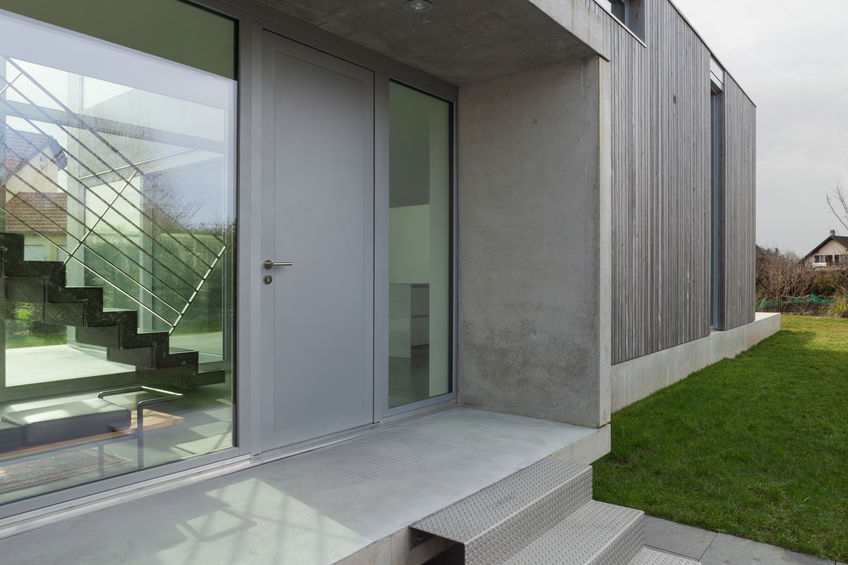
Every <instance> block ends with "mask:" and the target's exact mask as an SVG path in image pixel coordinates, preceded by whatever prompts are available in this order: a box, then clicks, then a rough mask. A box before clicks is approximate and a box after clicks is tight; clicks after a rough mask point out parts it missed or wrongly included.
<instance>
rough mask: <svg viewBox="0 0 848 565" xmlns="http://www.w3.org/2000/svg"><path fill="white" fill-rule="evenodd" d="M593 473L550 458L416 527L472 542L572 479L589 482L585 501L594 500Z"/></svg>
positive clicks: (589, 468)
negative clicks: (592, 488) (592, 489)
mask: <svg viewBox="0 0 848 565" xmlns="http://www.w3.org/2000/svg"><path fill="white" fill-rule="evenodd" d="M591 476H592V468H591V467H588V466H586V465H579V464H577V463H572V462H569V461H565V460H562V459H559V458H556V457H547V458H545V459H542V460H541V461H538V462H537V463H534V464H533V465H530V466H529V467H525V468H524V469H520V470H519V471H516V472H515V473H513V474H512V475H509V476H508V477H506V478H504V479H501V480H500V481H498V482H496V483H494V484H492V485H490V486H488V487H486V488H484V489H482V490H480V491H478V492H476V493H474V494H472V495H470V496H468V497H466V498H464V499H462V500H460V501H458V502H455V503H454V504H451V505H450V506H448V507H446V508H443V509H442V510H439V511H438V512H435V513H433V514H431V515H430V516H428V517H426V518H424V519H422V520H419V521H418V522H416V523H414V524H412V527H413V528H414V529H417V530H420V531H422V532H427V533H430V534H433V535H437V536H440V537H443V538H447V539H450V540H453V541H456V542H459V543H463V544H468V543H469V542H471V541H473V540H474V539H476V538H478V537H479V536H481V535H483V534H485V533H486V532H488V531H490V530H491V529H493V528H495V527H497V526H498V525H500V524H502V523H503V522H504V521H506V520H508V519H509V518H510V517H512V516H514V515H515V514H516V513H518V512H520V511H521V510H522V509H524V508H526V507H528V506H530V505H532V504H533V503H535V502H536V501H538V500H539V499H541V498H543V497H545V496H546V495H548V494H549V493H551V492H552V491H554V490H556V489H558V488H560V487H562V486H563V485H564V484H566V483H569V482H571V481H575V480H581V479H582V480H583V481H586V482H587V483H588V485H587V488H586V493H585V495H586V500H585V501H588V500H590V499H591V498H592V491H591ZM585 501H581V503H582V502H585Z"/></svg>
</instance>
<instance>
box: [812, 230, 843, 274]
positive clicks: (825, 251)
mask: <svg viewBox="0 0 848 565" xmlns="http://www.w3.org/2000/svg"><path fill="white" fill-rule="evenodd" d="M803 261H804V262H805V263H807V264H808V265H812V266H813V267H840V268H841V267H848V236H844V235H836V231H835V230H830V235H829V236H827V239H825V240H824V241H822V242H821V243H819V244H818V245H816V246H815V247H814V248H813V249H812V251H810V252H809V253H807V254H806V255H805V256H804V259H803Z"/></svg>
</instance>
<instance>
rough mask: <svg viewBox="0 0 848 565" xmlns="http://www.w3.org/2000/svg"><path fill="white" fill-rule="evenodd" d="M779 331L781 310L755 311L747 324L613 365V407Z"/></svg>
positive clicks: (633, 400)
mask: <svg viewBox="0 0 848 565" xmlns="http://www.w3.org/2000/svg"><path fill="white" fill-rule="evenodd" d="M778 331H780V314H763V313H758V314H757V315H756V320H754V321H753V322H751V323H750V324H746V325H744V326H739V327H736V328H733V329H731V330H727V331H714V332H712V333H711V334H710V335H708V336H707V337H704V338H702V339H698V340H695V341H690V342H688V343H684V344H682V345H678V346H677V347H672V348H670V349H664V350H662V351H659V352H657V353H653V354H651V355H645V356H644V357H639V358H637V359H633V360H630V361H625V362H624V363H619V364H617V365H614V366H613V367H612V374H611V382H612V411H613V412H616V411H618V410H621V409H622V408H624V407H625V406H627V405H629V404H632V403H634V402H636V401H637V400H641V399H642V398H645V397H646V396H648V395H650V394H652V393H654V392H656V391H658V390H660V389H663V388H665V387H667V386H669V385H671V384H674V383H676V382H677V381H680V380H683V379H685V378H686V377H687V376H689V375H691V374H692V373H694V372H695V371H699V370H701V369H703V368H704V367H706V366H707V365H711V364H713V363H716V362H717V361H721V360H722V359H724V358H727V357H735V356H736V355H738V354H739V353H741V352H743V351H745V350H746V349H748V348H750V347H753V346H754V345H756V344H757V343H759V342H760V341H762V340H764V339H765V338H767V337H769V336H771V335H773V334H775V333H777V332H778Z"/></svg>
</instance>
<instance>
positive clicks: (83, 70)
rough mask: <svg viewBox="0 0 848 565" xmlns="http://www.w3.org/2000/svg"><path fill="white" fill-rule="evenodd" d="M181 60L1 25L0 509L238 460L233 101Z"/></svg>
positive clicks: (12, 19)
mask: <svg viewBox="0 0 848 565" xmlns="http://www.w3.org/2000/svg"><path fill="white" fill-rule="evenodd" d="M121 3H123V1H122V2H121ZM7 4H8V3H7ZM53 4H54V5H55V3H53ZM138 4H144V3H138ZM169 4H170V5H171V6H170V7H173V8H174V9H176V10H177V11H179V17H180V18H183V19H188V20H191V18H192V17H195V16H196V18H197V21H198V22H201V27H203V28H204V29H205V30H206V31H207V32H208V31H209V30H217V31H216V32H215V33H217V35H218V40H219V42H220V44H221V45H220V48H221V49H224V50H226V49H231V47H232V45H234V38H235V24H234V22H232V21H230V20H227V19H224V18H221V17H219V16H215V15H213V14H210V13H209V12H206V11H204V10H200V9H198V8H192V7H191V6H189V5H187V4H184V3H181V2H177V1H176V0H157V1H156V3H155V5H156V6H157V7H158V8H161V9H163V10H164V12H163V13H170V12H169V11H168V8H169ZM0 5H3V4H0ZM37 5H40V4H39V3H38V2H35V3H33V4H32V6H37ZM93 5H94V4H91V6H93ZM91 6H89V7H91ZM187 9H188V11H186V10H187ZM60 12H62V11H61V10H59V11H58V12H55V13H54V15H56V16H57V17H58V16H60V15H61V14H60ZM209 18H216V19H217V21H216V22H214V25H211V26H210V25H207V24H209V21H210V20H209ZM60 19H61V18H60ZM96 21H102V20H92V22H90V23H91V24H92V25H94V23H93V22H96ZM52 23H62V22H61V21H59V22H56V21H53V22H52ZM71 23H72V22H71ZM67 25H70V23H68V24H67ZM99 35H101V36H104V35H108V34H99ZM214 39H215V38H214V37H212V35H210V34H208V33H207V34H205V35H204V39H203V41H199V42H198V43H197V45H196V47H195V48H196V49H199V50H203V49H208V48H209V43H210V42H212V43H215V40H214ZM182 48H183V55H179V56H177V55H175V56H174V58H176V59H177V60H178V61H180V62H169V61H168V60H166V59H162V58H159V57H154V56H151V55H148V54H144V53H141V52H138V51H132V50H130V49H127V48H125V47H118V46H115V45H113V44H111V43H108V42H106V41H102V40H100V39H94V38H91V37H87V36H84V35H80V34H77V33H74V32H70V31H62V30H58V29H57V28H55V27H50V26H45V25H43V24H41V23H39V22H36V21H34V20H28V19H25V18H21V17H20V16H17V15H13V14H9V13H6V12H2V11H0V191H2V192H1V193H2V196H3V197H2V199H0V238H2V242H0V243H2V244H0V247H2V248H3V250H4V251H3V255H2V257H0V261H2V272H3V275H4V276H3V277H2V281H0V282H2V285H3V286H4V288H3V292H2V293H0V296H2V298H0V301H2V312H3V315H4V323H3V324H0V342H2V346H3V347H0V351H2V353H3V357H2V359H0V361H2V363H0V369H2V370H0V473H2V476H3V478H4V482H2V483H0V503H3V502H8V501H11V500H16V499H20V498H24V497H28V496H34V495H38V494H42V493H45V492H49V491H52V490H56V489H59V488H65V487H69V486H74V485H77V484H81V483H85V482H90V481H94V480H98V479H102V478H105V477H109V476H113V475H117V474H122V473H127V472H130V471H134V470H137V469H141V468H146V467H151V466H155V465H160V464H163V463H168V462H173V461H177V460H181V459H190V458H192V457H195V456H198V455H203V454H207V453H210V452H213V451H217V450H221V449H226V448H228V447H232V446H233V437H234V436H233V412H234V403H233V383H234V375H233V342H232V329H233V319H234V311H233V304H234V296H233V272H234V271H233V265H234V255H233V245H232V243H233V239H234V225H235V224H234V218H235V134H234V132H235V120H236V109H235V101H236V82H235V81H234V80H233V79H232V78H227V77H232V76H234V69H232V60H230V63H229V65H230V68H229V69H228V70H225V72H219V73H216V74H213V73H210V72H206V71H204V70H196V69H192V68H191V67H188V66H185V65H184V64H182V63H184V62H186V61H188V60H191V57H190V56H188V55H185V49H190V48H189V47H188V46H187V44H186V45H183V46H182ZM160 54H165V55H166V56H167V53H160ZM184 55H185V56H184ZM222 75H223V76H222ZM139 408H140V409H141V411H140V412H139V410H138V409H139ZM139 414H140V415H141V417H140V420H141V422H140V421H139Z"/></svg>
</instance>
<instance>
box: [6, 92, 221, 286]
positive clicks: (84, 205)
mask: <svg viewBox="0 0 848 565" xmlns="http://www.w3.org/2000/svg"><path fill="white" fill-rule="evenodd" d="M0 102H2V100H0ZM23 119H24V120H25V121H26V122H27V123H28V124H29V125H31V126H32V127H33V128H35V129H36V130H37V131H38V132H39V133H41V134H42V135H48V134H47V133H46V132H45V131H44V130H43V129H41V128H40V127H38V125H36V123H35V122H33V121H32V120H30V119H28V118H23ZM27 143H28V144H29V145H30V146H32V143H30V142H27ZM63 151H65V155H67V156H68V157H70V158H71V159H73V160H74V161H75V162H76V163H78V164H79V165H81V166H82V167H84V168H85V169H86V170H87V171H88V172H89V173H92V176H94V177H95V178H97V179H98V180H100V181H101V182H102V183H103V184H104V185H108V186H109V187H110V188H112V187H111V185H109V183H108V182H107V181H106V180H105V179H103V178H102V177H100V176H99V175H98V174H97V173H94V171H92V170H91V169H90V168H89V167H88V166H87V165H86V164H85V163H83V162H82V160H80V159H79V158H78V157H77V156H76V155H74V154H73V153H71V152H69V151H66V150H64V149H63ZM51 158H52V157H51ZM66 174H67V175H68V176H69V177H71V178H72V179H74V180H75V181H77V182H80V184H82V185H83V186H85V184H83V183H81V181H80V180H79V179H77V178H76V177H74V176H73V175H72V174H70V173H68V172H67V171H66ZM48 179H49V177H48ZM49 180H50V182H51V184H53V185H54V186H57V187H58V188H60V189H61V190H63V191H64V188H62V186H61V185H59V184H58V183H56V182H55V181H53V180H52V179H49ZM112 190H113V191H114V189H112ZM92 194H93V195H94V196H95V197H96V198H97V199H98V200H100V201H101V202H102V203H104V204H108V202H107V200H106V199H105V198H103V197H102V196H100V195H99V194H97V192H96V191H93V192H92ZM72 198H74V199H75V200H76V201H77V202H79V203H80V204H82V206H83V207H85V208H86V209H87V210H91V209H90V208H89V207H88V206H87V205H86V204H85V202H81V201H80V200H79V199H78V198H75V197H73V196H72ZM133 208H135V209H136V210H138V208H136V207H135V206H133ZM114 211H115V213H116V214H118V215H119V216H121V218H123V219H124V220H126V222H127V223H129V224H130V225H131V226H133V227H134V228H136V229H137V230H138V231H140V232H141V233H143V234H145V235H147V236H148V237H151V238H152V237H153V236H152V235H151V234H149V233H147V232H146V231H144V229H143V228H142V227H141V226H139V225H138V224H136V223H135V222H134V221H132V220H131V219H130V218H129V217H127V216H126V214H124V213H122V212H121V211H120V209H118V208H114ZM104 214H105V212H104ZM113 229H114V227H113ZM128 241H130V243H132V244H133V245H135V246H136V247H138V248H139V249H140V250H141V251H142V252H144V253H148V252H147V251H145V250H144V248H142V247H140V246H139V245H138V244H136V243H135V242H133V241H132V240H129V239H128ZM163 249H164V250H165V251H166V252H167V253H168V254H169V255H171V256H172V257H174V258H175V259H176V260H177V261H178V262H179V263H181V264H183V265H184V266H185V267H187V268H188V270H190V271H191V272H193V273H194V274H195V275H197V276H198V277H200V276H203V275H202V274H201V273H200V272H199V271H196V270H195V269H194V268H193V267H192V266H191V265H190V264H189V263H187V262H186V261H184V260H183V259H181V258H180V257H179V256H178V255H177V254H176V253H174V252H173V251H171V250H170V249H168V248H167V247H163ZM159 263H160V264H161V265H162V266H163V267H165V268H166V269H168V270H169V271H170V272H171V273H173V274H174V275H175V276H177V277H179V275H177V274H176V273H175V272H174V271H172V270H171V269H170V268H168V267H167V265H166V264H165V263H163V262H162V261H161V260H160V261H159ZM203 265H204V266H208V265H206V263H205V262H204V263H203ZM179 278H182V277H179ZM183 282H185V283H186V284H187V285H188V286H189V287H192V286H193V285H192V283H190V282H188V281H185V280H184V281H183Z"/></svg>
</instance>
